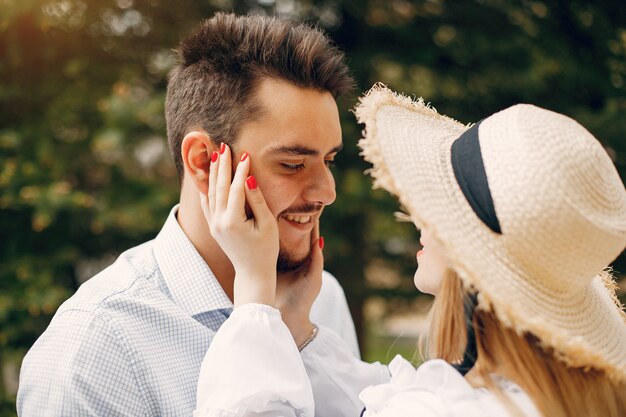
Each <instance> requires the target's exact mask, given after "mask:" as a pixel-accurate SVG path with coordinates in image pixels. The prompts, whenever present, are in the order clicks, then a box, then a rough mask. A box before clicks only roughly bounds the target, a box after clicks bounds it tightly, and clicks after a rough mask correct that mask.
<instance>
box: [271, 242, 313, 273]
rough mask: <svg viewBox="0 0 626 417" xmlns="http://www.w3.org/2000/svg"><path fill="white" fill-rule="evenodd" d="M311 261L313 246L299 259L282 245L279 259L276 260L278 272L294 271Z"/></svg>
mask: <svg viewBox="0 0 626 417" xmlns="http://www.w3.org/2000/svg"><path fill="white" fill-rule="evenodd" d="M310 261H311V247H310V246H309V250H308V252H307V253H306V255H304V256H303V257H301V258H300V259H298V258H296V256H295V255H294V254H293V253H292V252H290V251H289V250H287V249H285V248H283V246H282V245H280V251H279V252H278V260H277V262H276V272H278V273H279V274H280V273H288V272H294V271H297V270H299V269H300V268H302V267H304V266H305V265H308V264H309V262H310Z"/></svg>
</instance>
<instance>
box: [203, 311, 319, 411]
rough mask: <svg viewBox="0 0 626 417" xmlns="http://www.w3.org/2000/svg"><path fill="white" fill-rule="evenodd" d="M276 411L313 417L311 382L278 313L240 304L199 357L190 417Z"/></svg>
mask: <svg viewBox="0 0 626 417" xmlns="http://www.w3.org/2000/svg"><path fill="white" fill-rule="evenodd" d="M215 375H220V378H215ZM278 415H280V416H285V417H291V416H298V417H300V416H302V417H305V416H306V417H313V416H314V403H313V393H312V390H311V384H310V382H309V379H308V377H307V374H306V371H305V369H304V366H303V364H302V359H301V358H300V354H299V352H298V349H297V347H296V345H295V343H294V341H293V338H292V336H291V333H290V332H289V329H288V328H287V326H286V325H285V324H284V323H283V321H282V319H281V316H280V312H279V311H278V310H276V309H274V308H272V307H270V306H267V305H263V304H245V305H243V306H240V307H237V308H236V309H235V310H234V311H233V313H232V314H231V316H230V317H229V318H228V319H227V320H226V321H225V322H224V324H223V325H222V326H221V327H220V329H219V330H218V331H217V333H216V334H215V337H214V338H213V341H212V342H211V346H210V347H209V349H208V351H207V353H206V355H205V357H204V360H203V362H202V367H201V369H200V377H199V381H198V390H197V405H196V411H195V412H194V417H244V416H246V417H247V416H278Z"/></svg>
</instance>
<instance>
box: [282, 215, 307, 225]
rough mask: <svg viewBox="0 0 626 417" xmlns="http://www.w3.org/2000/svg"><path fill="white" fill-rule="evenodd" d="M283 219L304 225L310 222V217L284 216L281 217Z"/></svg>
mask: <svg viewBox="0 0 626 417" xmlns="http://www.w3.org/2000/svg"><path fill="white" fill-rule="evenodd" d="M282 217H283V218H284V219H286V220H289V221H290V222H294V223H299V224H306V223H309V222H310V221H311V218H312V216H297V215H294V214H285V215H284V216H282Z"/></svg>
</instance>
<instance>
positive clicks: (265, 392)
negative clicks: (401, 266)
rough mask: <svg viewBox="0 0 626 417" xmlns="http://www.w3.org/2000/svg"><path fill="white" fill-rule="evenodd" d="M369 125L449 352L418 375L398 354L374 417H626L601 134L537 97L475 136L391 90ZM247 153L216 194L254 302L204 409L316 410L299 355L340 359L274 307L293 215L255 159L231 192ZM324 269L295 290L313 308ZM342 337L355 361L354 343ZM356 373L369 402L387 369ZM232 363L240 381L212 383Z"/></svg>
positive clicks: (216, 225) (623, 324)
mask: <svg viewBox="0 0 626 417" xmlns="http://www.w3.org/2000/svg"><path fill="white" fill-rule="evenodd" d="M356 115H357V117H358V119H359V121H360V122H362V123H365V126H366V130H365V138H364V139H363V140H362V141H361V142H360V146H361V147H362V149H363V155H364V157H365V159H366V160H368V161H369V162H371V163H372V164H373V168H372V170H371V173H372V176H373V177H374V179H375V185H377V186H381V187H383V188H385V189H387V190H388V191H390V192H391V193H393V194H395V195H396V196H397V197H398V198H399V200H400V202H401V204H402V205H403V206H404V207H405V209H406V210H407V211H408V213H409V216H410V218H411V219H412V221H413V222H414V223H415V224H416V226H417V227H418V228H419V229H421V230H422V239H421V240H422V244H423V246H424V249H423V251H420V252H419V253H418V254H417V259H418V264H419V267H418V270H417V272H416V274H415V284H416V286H417V287H418V288H419V289H420V290H422V291H425V292H430V293H433V294H435V295H436V297H435V303H434V306H433V315H432V316H433V320H432V324H431V329H430V337H429V342H428V348H429V352H430V356H431V358H433V360H430V361H427V362H425V363H424V364H422V365H421V366H420V367H419V368H418V369H417V370H415V369H413V368H412V367H411V366H410V365H409V363H408V362H406V361H405V360H403V359H401V358H399V357H396V359H394V360H393V361H392V363H391V364H390V365H389V370H390V372H391V375H392V376H391V380H390V381H389V382H388V383H384V384H378V385H373V386H370V387H368V388H366V389H365V390H363V392H361V394H360V399H361V400H362V401H363V403H364V405H365V411H364V412H363V415H365V416H369V417H371V416H400V417H401V416H424V415H427V416H463V417H468V416H479V415H480V416H502V415H508V416H544V417H547V416H549V417H554V416H613V417H618V416H624V415H626V321H625V317H626V315H625V314H624V311H623V309H622V307H621V305H620V303H619V301H618V300H617V298H616V297H615V287H614V284H613V282H612V279H611V277H610V275H609V273H608V272H607V270H606V266H607V265H608V264H609V263H610V262H612V261H613V260H614V259H615V258H616V257H617V256H618V255H619V254H620V253H621V252H622V251H623V250H624V247H625V245H626V190H624V185H623V183H622V181H621V180H620V178H619V176H618V174H617V172H616V170H615V168H614V166H613V165H612V163H611V160H610V159H609V157H608V156H607V154H606V152H605V151H604V149H603V148H602V146H601V145H600V144H599V142H598V141H597V140H596V139H595V138H594V137H593V136H592V135H591V134H590V133H589V132H587V131H586V130H585V129H584V128H583V127H581V126H580V125H579V124H577V123H576V122H575V121H573V120H571V119H569V118H567V117H565V116H563V115H560V114H557V113H553V112H550V111H547V110H544V109H540V108H537V107H534V106H530V105H517V106H513V107H510V108H508V109H505V110H503V111H501V112H498V113H496V114H493V115H491V116H489V117H488V118H486V119H484V120H483V121H481V122H479V123H478V124H476V125H474V126H472V127H469V128H468V127H466V126H463V125H462V124H460V123H458V122H456V121H454V120H452V119H450V118H447V117H445V116H442V115H439V114H437V113H436V111H435V110H434V109H432V108H430V107H428V106H427V105H425V104H424V103H423V101H422V100H419V101H417V102H414V101H412V100H410V99H409V98H406V97H402V96H400V95H397V94H395V93H393V92H391V91H389V90H388V89H386V88H385V87H383V86H375V87H374V88H373V89H372V90H371V91H370V92H369V93H368V94H367V95H366V96H365V97H363V98H362V99H361V102H360V104H359V105H358V106H357V109H356ZM229 158H230V154H229V153H228V152H227V153H226V154H225V155H220V157H219V158H217V159H218V160H217V161H216V162H215V163H214V165H213V166H212V167H211V174H210V185H209V189H210V190H216V189H217V190H226V191H228V192H229V195H226V193H225V192H222V193H221V194H220V192H217V193H216V194H214V195H211V196H210V197H209V198H208V201H207V202H206V204H205V207H206V209H205V214H206V216H207V219H208V221H209V223H210V226H211V231H212V233H213V234H214V235H215V237H216V239H218V240H219V241H220V244H221V246H222V247H223V248H225V250H226V252H227V254H228V255H229V257H230V258H231V260H232V261H233V264H234V265H235V269H236V271H237V274H236V280H235V285H236V288H235V304H236V306H238V307H237V308H236V309H235V312H234V313H233V315H232V316H231V317H230V318H229V319H228V321H227V323H226V324H225V325H224V326H222V328H221V329H220V331H219V332H218V333H217V335H216V337H215V340H214V341H213V342H212V345H211V348H210V349H209V351H208V352H207V356H206V357H205V362H204V364H203V370H202V371H201V375H200V382H199V385H198V408H197V411H196V415H197V416H204V415H219V416H231V415H311V416H312V415H313V395H312V391H311V387H310V385H308V384H307V380H306V371H309V372H310V370H309V369H307V370H306V371H305V369H304V367H303V365H302V362H301V360H300V356H299V355H298V350H297V349H296V346H298V347H300V348H302V349H303V350H302V349H301V350H302V354H303V355H305V354H311V355H315V354H318V353H317V352H324V349H323V348H322V346H317V345H320V344H321V343H322V342H319V340H320V338H321V337H322V331H321V330H320V331H319V333H318V332H317V331H315V330H314V331H313V332H311V333H310V335H309V336H308V337H303V336H302V334H303V326H302V325H299V326H293V325H292V326H289V327H287V326H285V324H284V323H283V321H281V320H280V313H279V312H278V311H277V310H276V309H275V308H273V307H272V306H274V305H275V303H276V298H275V295H274V292H275V288H276V274H275V272H274V260H275V254H276V253H277V250H278V249H277V245H278V243H277V232H276V225H275V221H274V219H273V218H272V217H271V215H270V214H269V211H268V210H267V207H266V206H265V205H264V202H263V198H262V194H261V191H260V190H259V189H258V188H255V186H254V184H253V180H247V186H245V187H244V185H243V184H244V182H245V178H246V175H247V173H248V169H249V163H250V158H246V160H245V161H243V162H242V163H239V165H238V167H237V170H236V173H235V176H234V179H233V182H232V186H231V187H230V189H229V190H228V187H225V186H224V184H226V183H227V182H228V181H229V180H230V165H229V163H228V159H229ZM220 164H224V165H223V166H221V165H220ZM220 182H221V183H222V186H221V187H217V186H216V185H217V184H219V183H220ZM206 200H207V199H206V197H205V201H206ZM245 201H248V203H249V205H250V207H251V209H252V212H253V214H254V218H253V219H247V217H246V215H245V209H244V203H245ZM317 242H318V240H317V239H315V240H314V243H317ZM321 264H322V254H321V249H320V245H313V249H312V261H311V265H310V267H309V269H308V271H307V274H306V277H305V278H304V279H302V280H300V281H298V282H297V283H295V284H294V285H295V286H300V287H301V288H296V289H292V291H293V292H294V293H295V292H297V291H299V290H301V289H302V288H306V289H307V290H306V294H308V296H307V297H305V299H307V300H308V299H310V298H311V297H310V294H311V293H314V292H315V289H316V288H319V285H318V282H319V277H318V275H319V271H320V270H321ZM305 304H306V305H308V304H310V303H309V302H308V301H307V302H306V303H305ZM280 307H281V311H282V313H283V318H284V321H285V323H287V324H289V323H291V322H298V323H306V319H300V320H294V319H293V315H297V314H302V313H293V314H292V311H296V310H297V309H294V308H290V306H289V304H287V305H285V306H280ZM305 310H306V309H305ZM304 328H306V325H304ZM308 330H309V329H306V331H305V332H304V334H307V333H308ZM290 332H291V334H293V338H292V337H291V334H290ZM326 333H328V332H326ZM316 336H317V337H316ZM324 337H328V335H327V334H326V336H324ZM294 339H295V342H296V343H295V344H294V342H293V341H294ZM331 339H332V337H331ZM333 343H334V344H333ZM324 345H325V348H326V351H325V352H328V349H334V350H336V351H337V352H339V353H337V355H338V356H341V349H343V348H344V347H342V346H341V344H340V343H339V342H333V341H330V342H329V341H328V340H326V341H324ZM319 354H320V355H323V353H319ZM341 357H343V358H347V357H348V356H347V355H346V356H341ZM322 363H324V361H320V364H322ZM332 366H334V367H336V366H337V364H336V363H335V364H333V365H332ZM343 366H345V368H346V369H345V371H344V374H345V375H353V377H346V378H345V379H342V380H341V381H339V382H337V383H336V384H335V385H336V387H337V389H336V392H335V393H334V394H332V395H336V396H337V398H340V397H341V396H350V395H352V393H351V392H350V386H349V385H350V384H351V383H352V384H353V386H358V388H359V389H360V388H362V387H364V386H367V385H369V384H370V383H372V382H371V381H373V378H370V375H371V373H370V374H368V373H367V372H364V371H362V370H363V369H370V368H369V367H371V366H373V365H370V364H364V363H361V362H357V361H351V360H348V359H346V363H344V364H343ZM215 367H220V369H222V370H223V369H224V368H225V367H226V368H227V369H231V370H233V374H235V375H236V376H233V378H232V380H231V381H227V382H224V381H220V382H213V381H208V380H207V377H206V375H211V374H213V375H215V374H217V373H216V371H215V370H214V369H213V368H215ZM320 372H321V371H320ZM220 373H223V372H222V371H220ZM368 378H370V379H368ZM257 379H258V381H257ZM244 386H245V388H242V387H244ZM315 399H316V402H318V403H319V402H320V401H331V402H332V401H334V398H330V396H328V398H319V396H318V395H316V398H315Z"/></svg>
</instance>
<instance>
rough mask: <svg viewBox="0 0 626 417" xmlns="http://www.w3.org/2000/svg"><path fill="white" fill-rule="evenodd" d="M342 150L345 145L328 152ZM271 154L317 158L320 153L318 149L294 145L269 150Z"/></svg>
mask: <svg viewBox="0 0 626 417" xmlns="http://www.w3.org/2000/svg"><path fill="white" fill-rule="evenodd" d="M341 149H343V143H341V144H339V145H337V146H335V147H334V148H333V149H331V150H330V152H328V154H332V153H337V152H339V151H340V150H341ZM269 153H270V154H286V155H291V156H301V155H305V156H317V155H319V154H320V152H319V151H318V150H317V149H312V148H308V147H306V146H302V145H294V146H277V147H275V148H270V149H269Z"/></svg>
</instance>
